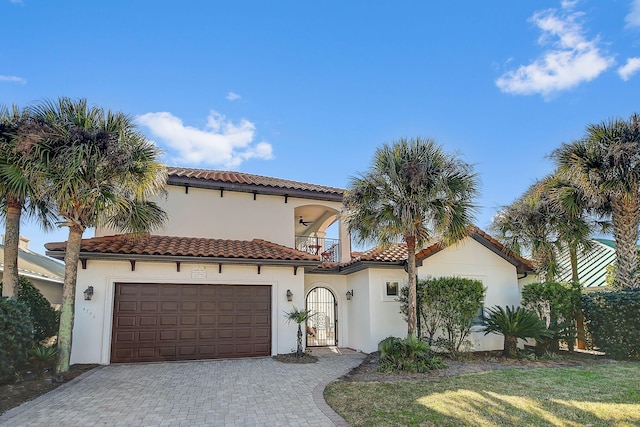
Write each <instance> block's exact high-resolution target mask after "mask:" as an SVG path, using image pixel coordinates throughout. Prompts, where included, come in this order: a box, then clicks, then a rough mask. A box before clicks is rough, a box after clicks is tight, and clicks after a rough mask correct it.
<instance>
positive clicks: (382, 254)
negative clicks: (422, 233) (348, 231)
mask: <svg viewBox="0 0 640 427" xmlns="http://www.w3.org/2000/svg"><path fill="white" fill-rule="evenodd" d="M407 255H408V252H407V244H406V243H397V244H395V245H392V246H389V247H387V248H385V247H382V246H379V247H377V248H373V249H370V250H368V251H366V252H362V253H361V254H360V256H359V257H358V258H359V260H360V261H381V262H398V261H404V260H405V259H407Z"/></svg>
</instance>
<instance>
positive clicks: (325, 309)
mask: <svg viewBox="0 0 640 427" xmlns="http://www.w3.org/2000/svg"><path fill="white" fill-rule="evenodd" d="M337 305H338V304H337V303H336V297H335V296H334V295H333V292H331V291H330V290H329V289H327V288H322V287H319V288H313V289H312V290H311V291H310V292H309V293H308V294H307V303H306V306H307V310H309V311H310V312H311V314H312V316H311V318H310V319H309V320H307V327H306V329H307V334H306V335H307V347H323V346H333V345H338V335H337V334H338V317H337V316H336V309H337Z"/></svg>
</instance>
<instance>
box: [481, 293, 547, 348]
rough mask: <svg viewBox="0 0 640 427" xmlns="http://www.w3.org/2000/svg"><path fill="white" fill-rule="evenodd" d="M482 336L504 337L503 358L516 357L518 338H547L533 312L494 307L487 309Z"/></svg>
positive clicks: (545, 330) (522, 309) (542, 324)
mask: <svg viewBox="0 0 640 427" xmlns="http://www.w3.org/2000/svg"><path fill="white" fill-rule="evenodd" d="M485 323H486V327H485V332H484V334H485V335H487V334H490V333H494V334H499V335H503V336H504V349H503V352H502V354H503V356H505V357H516V353H517V349H518V338H520V339H527V338H535V339H536V340H539V339H540V338H543V337H546V336H549V332H548V331H547V327H546V325H545V323H544V322H543V321H542V320H540V318H539V317H538V315H537V314H536V313H534V312H533V311H530V310H527V309H524V308H522V307H518V308H514V307H513V306H511V307H506V308H503V307H501V306H498V305H497V306H495V307H492V308H489V309H487V315H486V317H485Z"/></svg>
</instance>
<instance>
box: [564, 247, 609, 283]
mask: <svg viewBox="0 0 640 427" xmlns="http://www.w3.org/2000/svg"><path fill="white" fill-rule="evenodd" d="M615 262H616V251H615V243H614V242H613V241H612V240H607V239H593V250H592V251H591V252H589V253H588V254H586V255H581V254H578V279H579V280H580V283H581V284H582V286H583V287H586V288H594V287H598V286H606V284H607V283H606V277H607V266H609V265H611V264H613V263H615ZM558 265H559V267H560V271H561V274H560V275H559V276H558V280H559V281H561V282H570V281H571V260H570V258H569V251H568V250H566V249H565V250H564V251H563V252H562V253H561V254H560V256H559V259H558Z"/></svg>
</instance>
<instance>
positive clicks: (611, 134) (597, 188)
mask: <svg viewBox="0 0 640 427" xmlns="http://www.w3.org/2000/svg"><path fill="white" fill-rule="evenodd" d="M553 158H554V160H555V162H556V164H557V166H558V170H559V172H560V173H561V174H563V176H564V177H565V178H566V179H567V180H569V181H571V182H573V183H575V184H576V185H577V186H578V187H580V188H581V189H583V190H584V192H585V194H586V195H587V197H588V198H589V200H590V202H591V204H592V206H594V207H597V208H601V209H602V208H609V209H610V210H611V221H612V225H613V235H614V239H615V242H616V259H617V261H616V277H617V281H618V284H619V286H620V287H623V288H637V287H638V286H639V285H640V281H639V280H638V276H637V269H638V257H637V244H638V243H637V242H638V226H640V202H639V197H640V115H638V114H634V115H632V116H631V117H630V118H629V120H628V121H627V120H623V119H614V120H609V121H604V122H601V123H598V124H590V125H588V126H587V129H586V134H585V136H584V137H583V138H582V139H580V140H577V141H574V142H572V143H565V144H562V146H561V147H560V148H558V149H557V150H556V151H554V153H553Z"/></svg>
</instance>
